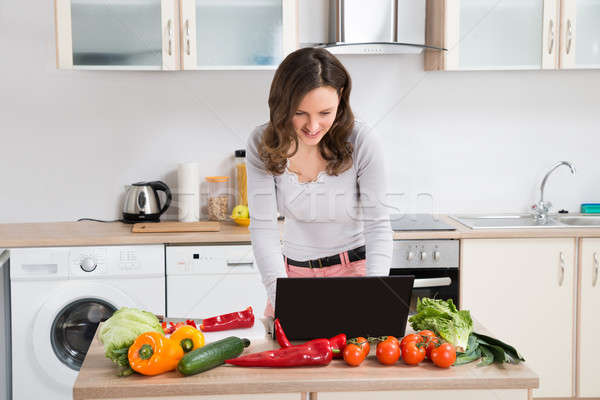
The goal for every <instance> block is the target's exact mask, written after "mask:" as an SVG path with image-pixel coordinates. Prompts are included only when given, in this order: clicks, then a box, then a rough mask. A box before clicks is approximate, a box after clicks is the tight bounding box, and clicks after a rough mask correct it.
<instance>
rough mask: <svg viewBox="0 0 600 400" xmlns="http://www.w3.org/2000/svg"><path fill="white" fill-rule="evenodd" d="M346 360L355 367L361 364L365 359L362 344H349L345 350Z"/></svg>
mask: <svg viewBox="0 0 600 400" xmlns="http://www.w3.org/2000/svg"><path fill="white" fill-rule="evenodd" d="M343 355H344V361H346V364H348V365H351V366H353V367H357V366H359V365H360V364H361V363H362V362H363V360H364V359H365V356H366V355H365V353H364V350H363V347H362V346H359V345H357V344H354V343H350V344H347V345H346V347H344V351H343Z"/></svg>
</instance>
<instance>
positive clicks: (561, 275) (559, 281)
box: [558, 251, 566, 286]
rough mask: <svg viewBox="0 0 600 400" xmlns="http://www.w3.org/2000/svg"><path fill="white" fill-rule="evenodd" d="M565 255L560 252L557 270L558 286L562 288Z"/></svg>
mask: <svg viewBox="0 0 600 400" xmlns="http://www.w3.org/2000/svg"><path fill="white" fill-rule="evenodd" d="M565 264H566V261H565V253H563V252H562V251H561V252H560V263H559V268H558V286H562V285H563V282H564V281H565Z"/></svg>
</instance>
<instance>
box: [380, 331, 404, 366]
mask: <svg viewBox="0 0 600 400" xmlns="http://www.w3.org/2000/svg"><path fill="white" fill-rule="evenodd" d="M376 355H377V359H378V360H379V362H380V363H382V364H385V365H392V364H394V363H396V361H398V359H399V358H400V344H399V343H398V339H396V338H395V337H393V336H388V338H387V339H386V340H384V341H383V342H379V343H378V344H377V351H376Z"/></svg>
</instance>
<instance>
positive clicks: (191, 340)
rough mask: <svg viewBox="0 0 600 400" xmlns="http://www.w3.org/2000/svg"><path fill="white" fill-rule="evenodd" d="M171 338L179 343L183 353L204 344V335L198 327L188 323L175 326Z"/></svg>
mask: <svg viewBox="0 0 600 400" xmlns="http://www.w3.org/2000/svg"><path fill="white" fill-rule="evenodd" d="M171 340H174V341H176V342H177V343H179V345H180V346H181V348H182V349H183V352H184V353H188V352H190V351H192V350H196V349H197V348H200V347H202V346H204V335H203V334H202V332H200V331H199V330H198V329H196V328H194V327H193V326H190V325H184V326H180V327H179V328H177V330H176V331H175V332H173V334H172V335H171Z"/></svg>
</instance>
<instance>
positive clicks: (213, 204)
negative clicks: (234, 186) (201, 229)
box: [206, 176, 229, 221]
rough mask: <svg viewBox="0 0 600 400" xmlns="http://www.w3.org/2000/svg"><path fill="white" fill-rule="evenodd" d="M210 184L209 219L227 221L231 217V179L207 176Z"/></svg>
mask: <svg viewBox="0 0 600 400" xmlns="http://www.w3.org/2000/svg"><path fill="white" fill-rule="evenodd" d="M206 181H207V182H208V219H209V220H211V221H225V220H227V219H228V217H229V190H228V184H229V177H228V176H207V177H206Z"/></svg>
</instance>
